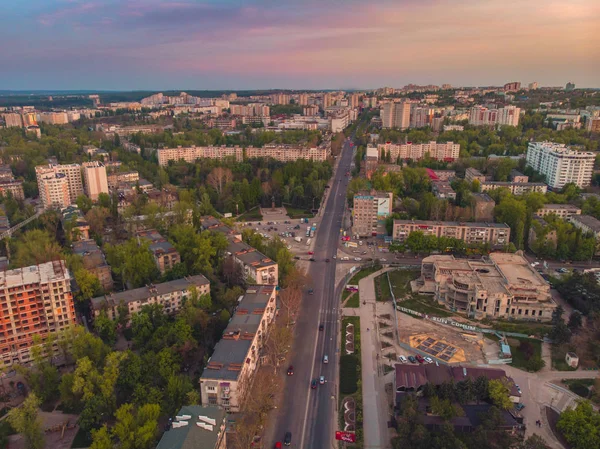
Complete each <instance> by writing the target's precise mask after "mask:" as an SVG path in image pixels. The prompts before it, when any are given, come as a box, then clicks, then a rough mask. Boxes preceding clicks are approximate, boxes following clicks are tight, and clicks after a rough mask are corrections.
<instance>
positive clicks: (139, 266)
mask: <svg viewBox="0 0 600 449" xmlns="http://www.w3.org/2000/svg"><path fill="white" fill-rule="evenodd" d="M105 249H106V259H107V261H108V263H109V264H110V266H111V267H112V270H113V272H114V273H116V274H118V275H119V276H120V277H121V280H122V281H123V287H125V286H126V284H128V283H129V284H131V288H137V287H142V286H144V285H146V284H149V283H151V282H153V281H154V280H156V279H158V277H159V275H160V273H159V271H158V268H157V267H156V264H155V263H154V257H153V256H152V252H151V251H150V242H149V241H147V240H146V239H143V240H141V241H140V242H139V243H138V241H137V240H136V239H130V240H128V241H127V242H126V243H124V244H122V245H115V246H113V245H106V248H105Z"/></svg>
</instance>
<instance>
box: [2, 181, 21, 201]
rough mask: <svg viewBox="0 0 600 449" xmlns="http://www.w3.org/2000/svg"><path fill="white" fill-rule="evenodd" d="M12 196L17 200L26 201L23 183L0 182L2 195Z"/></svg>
mask: <svg viewBox="0 0 600 449" xmlns="http://www.w3.org/2000/svg"><path fill="white" fill-rule="evenodd" d="M9 193H10V194H11V195H12V197H13V198H14V199H16V200H24V199H25V193H24V192H23V181H15V180H13V181H0V195H3V196H6V195H7V194H9Z"/></svg>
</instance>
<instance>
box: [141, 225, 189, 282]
mask: <svg viewBox="0 0 600 449" xmlns="http://www.w3.org/2000/svg"><path fill="white" fill-rule="evenodd" d="M137 237H138V239H146V240H149V242H150V251H151V252H152V256H153V257H154V263H156V267H157V268H158V270H159V271H160V272H161V274H165V273H166V272H167V271H169V270H171V269H172V268H173V266H175V265H176V264H178V263H180V262H181V256H180V255H179V253H178V252H177V250H176V249H175V247H174V246H173V245H171V243H170V242H169V241H168V240H167V239H166V238H164V237H163V236H162V235H160V234H159V233H158V231H155V230H149V231H139V232H138V233H137Z"/></svg>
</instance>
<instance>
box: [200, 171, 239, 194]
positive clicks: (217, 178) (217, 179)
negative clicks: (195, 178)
mask: <svg viewBox="0 0 600 449" xmlns="http://www.w3.org/2000/svg"><path fill="white" fill-rule="evenodd" d="M232 180H233V174H232V172H231V170H230V169H228V168H224V167H215V168H213V169H212V171H211V172H210V173H209V175H208V176H207V177H206V182H207V183H208V185H210V186H212V187H213V188H214V189H215V190H216V191H217V193H218V194H219V195H221V194H222V193H223V189H224V187H225V185H226V184H227V183H229V182H231V181H232Z"/></svg>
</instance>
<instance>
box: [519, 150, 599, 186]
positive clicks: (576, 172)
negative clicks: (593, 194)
mask: <svg viewBox="0 0 600 449" xmlns="http://www.w3.org/2000/svg"><path fill="white" fill-rule="evenodd" d="M595 158H596V154H595V153H593V152H591V151H576V150H572V149H570V148H568V147H567V146H566V145H564V144H559V143H553V142H529V145H528V147H527V156H526V159H527V165H529V166H530V167H532V168H533V169H534V170H535V171H537V172H538V173H541V174H543V175H545V176H546V184H548V186H549V187H550V188H552V189H561V188H563V187H564V185H565V184H569V183H574V184H575V185H577V186H578V187H587V186H589V185H590V183H591V181H592V174H593V172H594V160H595Z"/></svg>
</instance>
